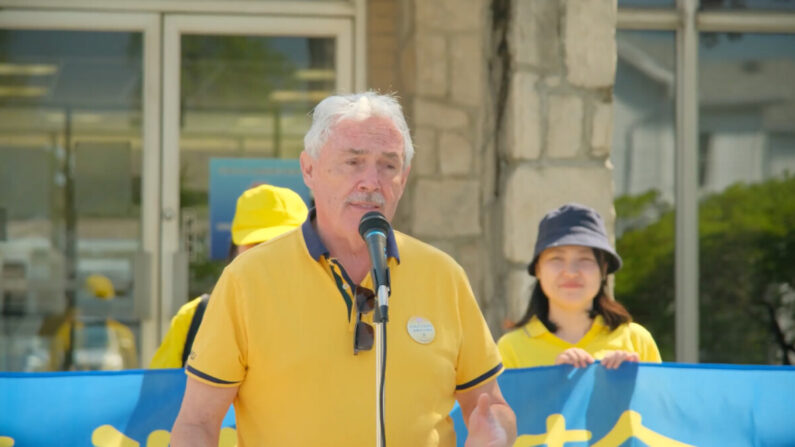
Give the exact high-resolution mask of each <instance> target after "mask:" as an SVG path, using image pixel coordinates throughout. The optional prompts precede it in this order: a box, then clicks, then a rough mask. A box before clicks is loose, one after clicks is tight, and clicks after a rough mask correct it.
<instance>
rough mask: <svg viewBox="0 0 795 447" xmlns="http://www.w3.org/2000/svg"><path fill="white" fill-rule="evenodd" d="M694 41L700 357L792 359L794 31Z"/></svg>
mask: <svg viewBox="0 0 795 447" xmlns="http://www.w3.org/2000/svg"><path fill="white" fill-rule="evenodd" d="M700 42H701V43H700V48H699V58H700V59H699V126H700V128H699V131H700V138H699V141H700V145H699V158H700V162H699V196H700V203H699V239H700V245H699V253H700V259H701V263H700V284H699V285H700V289H699V295H700V312H701V314H700V315H701V322H700V327H701V332H700V338H701V361H704V362H724V363H791V362H792V361H794V360H795V349H793V342H794V341H795V324H793V321H795V290H794V289H795V276H793V272H794V271H795V269H793V264H792V260H793V259H795V231H793V228H795V227H793V225H794V224H793V223H794V222H795V200H793V197H795V82H794V81H793V80H795V35H775V34H738V33H734V34H714V33H713V34H704V35H702V36H701V39H700ZM785 352H786V354H785Z"/></svg>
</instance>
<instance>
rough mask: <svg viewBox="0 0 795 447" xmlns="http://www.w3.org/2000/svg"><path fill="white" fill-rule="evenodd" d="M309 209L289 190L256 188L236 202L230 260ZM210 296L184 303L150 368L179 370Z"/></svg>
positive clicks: (295, 225)
mask: <svg viewBox="0 0 795 447" xmlns="http://www.w3.org/2000/svg"><path fill="white" fill-rule="evenodd" d="M307 213H308V209H307V207H306V204H305V203H304V201H303V199H301V196H299V195H298V194H297V193H295V192H294V191H293V190H291V189H288V188H280V187H278V186H273V185H259V186H255V187H253V188H251V189H248V190H246V191H245V192H243V194H242V195H241V196H240V197H239V198H238V199H237V205H236V207H235V216H234V218H233V220H232V242H231V244H230V247H229V261H231V260H232V259H234V258H235V257H236V256H237V255H239V254H240V253H243V252H244V251H246V250H248V249H249V248H251V247H253V246H255V245H257V244H260V243H262V242H265V241H267V240H270V239H272V238H274V237H276V236H279V235H282V234H284V233H286V232H288V231H290V230H293V229H296V228H298V227H300V226H301V224H302V223H303V222H304V221H305V220H306V216H307ZM209 299H210V295H209V294H207V293H205V294H202V295H201V296H199V297H198V298H195V299H193V300H191V301H189V302H188V303H186V304H184V305H183V306H182V307H181V308H180V309H179V311H178V312H177V314H176V315H175V316H174V318H173V319H172V320H171V326H170V327H169V330H168V332H167V333H166V335H165V337H164V338H163V342H162V343H161V344H160V347H159V348H158V349H157V352H155V355H154V357H152V361H151V363H150V364H149V367H150V368H182V367H183V366H184V365H185V361H186V360H187V358H188V354H190V349H191V346H192V345H193V338H194V337H195V336H196V332H197V331H198V330H199V325H200V323H201V320H202V317H203V316H204V309H205V308H206V307H207V302H208V301H209Z"/></svg>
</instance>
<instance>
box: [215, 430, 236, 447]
mask: <svg viewBox="0 0 795 447" xmlns="http://www.w3.org/2000/svg"><path fill="white" fill-rule="evenodd" d="M218 447H237V431H236V430H235V429H234V428H232V427H224V428H222V429H221V435H220V436H219V437H218Z"/></svg>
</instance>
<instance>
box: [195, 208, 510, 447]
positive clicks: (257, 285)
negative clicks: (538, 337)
mask: <svg viewBox="0 0 795 447" xmlns="http://www.w3.org/2000/svg"><path fill="white" fill-rule="evenodd" d="M310 216H311V215H310ZM310 219H311V217H310ZM398 248H399V255H398ZM387 255H388V265H389V268H390V274H391V285H392V294H391V297H390V299H389V318H390V320H389V323H388V324H387V326H386V328H387V329H386V331H387V343H388V345H387V351H386V385H385V391H384V396H385V410H384V415H385V419H386V421H385V424H384V425H385V427H386V439H387V444H388V445H393V446H439V445H444V446H453V445H455V431H454V429H453V423H452V420H451V419H450V417H449V416H448V414H449V413H450V411H451V410H452V408H453V404H454V401H455V395H454V393H455V392H456V390H465V389H469V388H471V387H474V386H477V385H480V384H482V383H485V382H487V381H489V380H493V379H494V378H495V377H496V376H497V375H498V374H499V373H500V372H502V364H501V362H500V357H499V353H498V352H497V348H496V345H495V343H494V340H493V339H492V336H491V333H490V332H489V330H488V328H487V326H486V323H485V321H484V319H483V317H482V315H481V313H480V310H479V308H478V305H477V303H476V301H475V298H474V296H473V294H472V290H471V288H470V286H469V283H468V281H467V278H466V275H465V274H464V271H463V269H462V268H461V267H460V266H459V265H458V264H456V263H455V262H454V261H453V260H452V259H451V258H450V257H449V256H447V255H446V254H444V253H442V252H441V251H439V250H437V249H435V248H433V247H431V246H429V245H427V244H424V243H422V242H420V241H418V240H416V239H413V238H411V237H409V236H406V235H403V234H400V233H397V232H395V233H390V236H389V238H388V244H387ZM361 285H362V286H364V287H367V288H370V289H372V281H371V279H370V276H369V275H368V277H367V278H365V280H364V281H363V282H362V284H361ZM352 287H355V285H352V284H350V281H349V279H348V276H347V274H345V272H344V270H342V268H341V266H340V265H339V264H338V263H336V262H335V260H334V259H333V258H329V255H328V251H327V250H326V249H325V247H323V245H322V243H321V242H320V239H319V238H318V237H317V234H316V232H315V231H314V230H313V228H312V226H311V224H309V221H307V223H305V224H304V226H303V227H302V228H301V229H300V230H296V231H292V232H290V233H287V234H285V235H283V236H281V237H278V238H276V239H272V240H271V241H268V242H266V243H264V244H262V245H259V246H257V247H255V248H253V249H251V250H248V251H247V252H245V253H243V254H242V255H241V256H239V257H238V258H237V259H236V260H235V261H234V262H232V264H230V265H229V266H228V267H227V268H226V269H225V271H224V273H223V275H222V276H221V278H220V279H219V282H218V284H217V285H216V287H215V290H214V291H213V294H212V298H211V299H210V302H209V305H208V307H207V311H206V313H205V315H204V320H203V321H202V325H201V328H200V330H199V333H198V335H197V336H196V340H195V342H194V345H193V350H192V352H191V355H190V357H189V359H188V365H187V368H186V370H187V373H188V374H189V375H190V376H191V377H193V378H195V379H197V380H199V381H202V382H204V383H207V384H210V385H215V386H239V389H238V394H237V397H236V398H235V401H234V405H235V411H236V415H237V428H238V440H239V445H240V446H254V445H257V446H259V445H275V446H292V445H294V446H310V445H356V446H359V445H372V444H373V443H374V442H375V347H373V349H372V350H370V351H362V352H359V354H358V355H354V354H353V334H354V327H355V324H356V309H355V304H354V303H355V299H352V297H351V294H350V293H349V291H350V290H351V288H352ZM372 316H373V314H372V312H371V313H369V314H367V315H366V316H364V317H363V320H364V321H367V322H370V323H372Z"/></svg>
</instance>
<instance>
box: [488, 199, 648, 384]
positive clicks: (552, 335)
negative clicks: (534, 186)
mask: <svg viewBox="0 0 795 447" xmlns="http://www.w3.org/2000/svg"><path fill="white" fill-rule="evenodd" d="M621 263H622V262H621V257H620V256H619V255H618V253H616V250H615V249H614V248H613V246H612V245H611V244H610V241H609V240H608V238H607V231H605V225H604V221H603V220H602V216H600V215H599V213H597V212H596V211H594V210H593V209H591V208H588V207H586V206H583V205H579V204H576V203H569V204H566V205H563V206H561V207H560V208H557V209H555V210H552V211H550V212H549V213H547V215H546V216H544V218H543V219H542V220H541V222H540V224H539V225H538V238H537V240H536V244H535V249H534V251H533V259H532V261H531V262H530V264H529V265H528V273H530V275H532V276H535V277H536V279H537V281H536V284H535V287H534V288H533V292H532V294H531V296H530V304H529V306H528V309H527V311H526V313H525V315H524V317H522V318H521V319H520V320H519V321H518V322H517V323H516V324H515V325H514V327H515V330H513V331H511V332H509V333H507V334H505V335H503V336H502V338H500V341H499V343H498V347H499V349H500V353H501V354H502V359H503V365H505V367H506V368H526V367H531V366H542V365H553V364H555V365H560V364H570V365H573V366H575V367H584V366H588V365H589V364H591V363H593V362H594V360H595V359H596V360H600V361H601V363H602V365H603V366H605V367H606V368H608V369H613V368H617V367H618V366H620V365H621V363H622V362H624V361H634V362H637V361H643V362H660V361H661V358H660V352H659V350H658V349H657V344H656V343H655V342H654V338H652V336H651V334H650V333H649V331H647V330H646V329H645V328H644V327H643V326H641V325H639V324H637V323H633V322H632V317H631V316H630V314H629V312H628V311H627V310H626V308H624V306H622V305H621V304H620V303H619V302H617V301H615V300H614V299H613V297H612V295H611V292H610V290H609V287H608V284H607V275H609V274H611V273H615V272H616V271H618V269H620V268H621Z"/></svg>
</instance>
